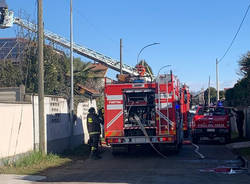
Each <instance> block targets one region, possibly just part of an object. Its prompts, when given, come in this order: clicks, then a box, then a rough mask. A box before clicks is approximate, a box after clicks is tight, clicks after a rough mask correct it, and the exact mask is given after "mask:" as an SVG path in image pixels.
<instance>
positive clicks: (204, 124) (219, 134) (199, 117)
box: [192, 106, 231, 143]
mask: <svg viewBox="0 0 250 184" xmlns="http://www.w3.org/2000/svg"><path fill="white" fill-rule="evenodd" d="M230 135H231V131H230V118H229V109H227V108H225V107H207V106H199V107H198V108H197V111H196V114H195V115H194V117H193V122H192V138H193V142H194V143H197V142H198V141H199V140H201V139H214V140H215V139H219V140H220V141H221V140H223V141H224V142H229V141H230Z"/></svg>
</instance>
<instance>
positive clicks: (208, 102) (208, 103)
mask: <svg viewBox="0 0 250 184" xmlns="http://www.w3.org/2000/svg"><path fill="white" fill-rule="evenodd" d="M207 105H208V106H210V76H209V79H208V100H207Z"/></svg>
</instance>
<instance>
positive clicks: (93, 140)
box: [87, 107, 101, 160]
mask: <svg viewBox="0 0 250 184" xmlns="http://www.w3.org/2000/svg"><path fill="white" fill-rule="evenodd" d="M100 123H101V121H100V119H99V117H98V115H97V114H96V112H95V109H94V108H93V107H91V108H90V109H89V113H88V115H87V127H88V132H89V144H90V147H91V153H90V158H91V159H95V160H96V159H100V158H101V157H100V156H99V152H98V151H99V150H98V143H99V140H100V133H101V127H100Z"/></svg>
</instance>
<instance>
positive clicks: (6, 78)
mask: <svg viewBox="0 0 250 184" xmlns="http://www.w3.org/2000/svg"><path fill="white" fill-rule="evenodd" d="M20 71H21V69H20V67H19V66H18V65H13V64H12V62H11V61H10V60H6V61H3V62H0V87H19V86H20V85H21V84H22V76H21V72H20Z"/></svg>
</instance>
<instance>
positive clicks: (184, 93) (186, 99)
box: [181, 84, 191, 138]
mask: <svg viewBox="0 0 250 184" xmlns="http://www.w3.org/2000/svg"><path fill="white" fill-rule="evenodd" d="M189 110H190V93H189V88H188V86H187V85H186V84H183V85H182V87H181V115H182V121H183V133H184V137H185V138H187V137H188V136H189V130H190V122H191V120H190V114H189Z"/></svg>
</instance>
